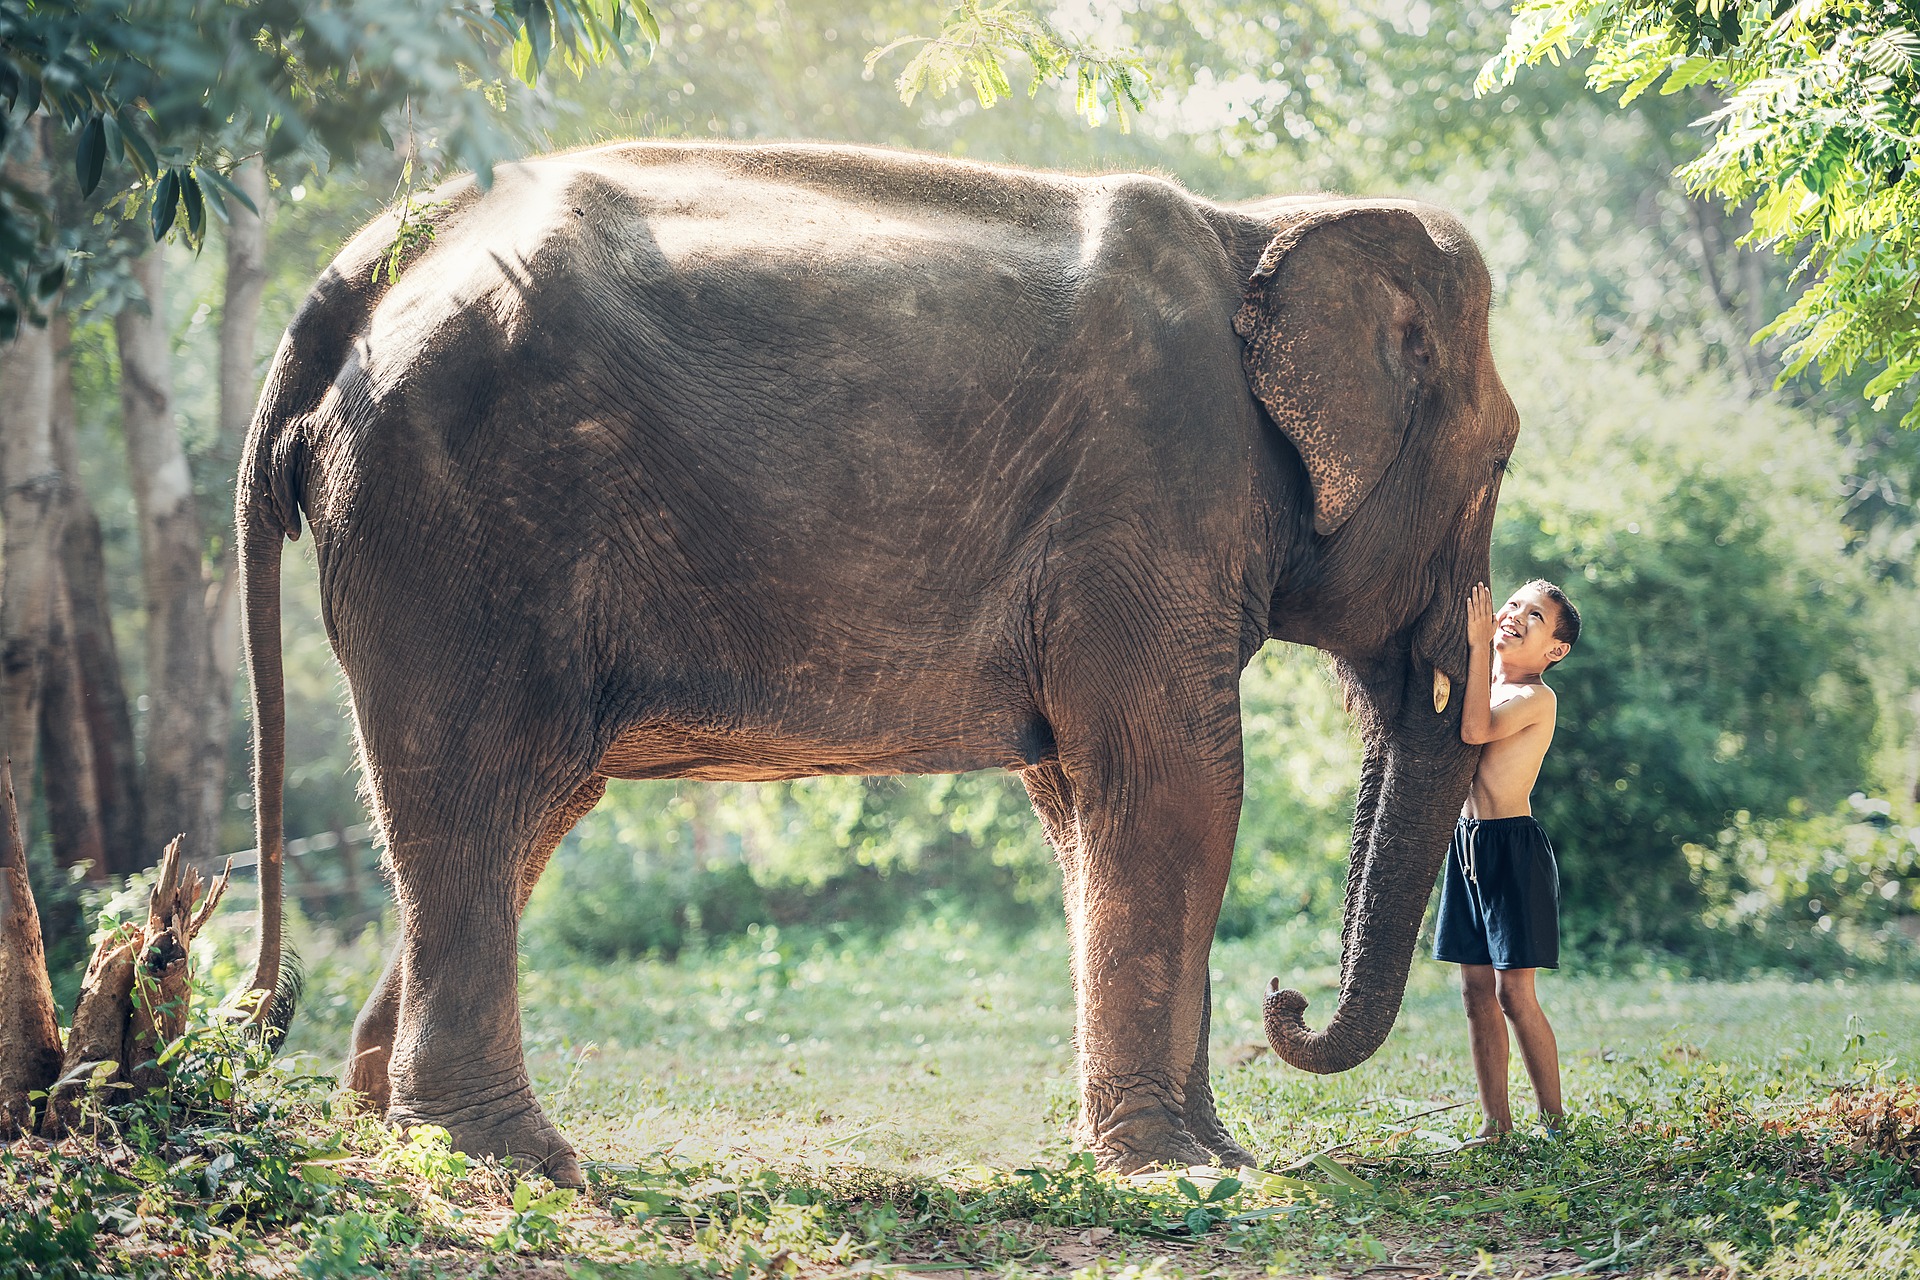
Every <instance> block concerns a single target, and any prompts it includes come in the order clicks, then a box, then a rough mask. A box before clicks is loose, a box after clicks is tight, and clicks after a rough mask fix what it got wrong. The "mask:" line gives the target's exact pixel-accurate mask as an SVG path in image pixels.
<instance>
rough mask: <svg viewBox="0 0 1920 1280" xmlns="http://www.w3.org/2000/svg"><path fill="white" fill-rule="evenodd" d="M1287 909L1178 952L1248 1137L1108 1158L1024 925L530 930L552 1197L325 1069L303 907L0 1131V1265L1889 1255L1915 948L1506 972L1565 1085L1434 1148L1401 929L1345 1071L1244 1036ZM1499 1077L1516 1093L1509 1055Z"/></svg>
mask: <svg viewBox="0 0 1920 1280" xmlns="http://www.w3.org/2000/svg"><path fill="white" fill-rule="evenodd" d="M1313 943H1314V939H1312V938H1307V937H1304V936H1303V937H1299V938H1289V937H1286V936H1278V937H1276V936H1268V937H1266V938H1263V939H1254V940H1246V941H1240V942H1233V943H1228V944H1223V945H1222V946H1221V947H1219V948H1218V949H1217V951H1216V955H1215V960H1214V967H1215V974H1214V990H1215V996H1216V1006H1217V1007H1216V1014H1215V1024H1214V1045H1213V1051H1214V1056H1215V1060H1216V1067H1215V1083H1216V1089H1217V1091H1218V1093H1219V1096H1220V1101H1221V1106H1222V1111H1223V1114H1224V1115H1225V1117H1226V1119H1227V1121H1228V1123H1229V1125H1230V1126H1232V1127H1233V1128H1234V1129H1235V1131H1236V1133H1237V1134H1238V1135H1239V1136H1240V1137H1241V1139H1242V1140H1243V1141H1244V1142H1246V1143H1247V1144H1248V1145H1249V1146H1250V1147H1251V1148H1252V1149H1253V1150H1254V1151H1255V1152H1256V1153H1258V1154H1259V1155H1260V1157H1261V1159H1262V1162H1263V1164H1264V1165H1265V1171H1244V1172H1242V1171H1218V1172H1216V1173H1212V1174H1209V1173H1206V1172H1202V1171H1180V1172H1177V1173H1174V1174H1170V1175H1167V1176H1162V1177H1157V1178H1140V1179H1116V1178H1112V1177H1108V1176H1105V1175H1101V1174H1098V1173H1096V1172H1095V1171H1094V1170H1093V1169H1092V1167H1091V1165H1090V1164H1089V1163H1088V1162H1087V1161H1086V1160H1085V1159H1084V1158H1083V1157H1079V1156H1076V1155H1075V1154H1074V1153H1073V1152H1072V1151H1071V1150H1070V1149H1069V1146H1068V1143H1067V1138H1066V1133H1067V1126H1068V1122H1069V1121H1070V1120H1071V1118H1072V1115H1073V1111H1074V1108H1075V1105H1076V1100H1075V1099H1076V1095H1075V1091H1074V1088H1073V1084H1072V1052H1071V1039H1072V1022H1073V1002H1072V991H1071V986H1070V983H1069V980H1068V972H1067V955H1066V949H1065V943H1064V940H1063V939H1062V938H1061V937H1060V936H1059V935H1058V934H1057V933H1055V932H1052V931H1042V932H1038V933H1035V934H1032V935H1029V936H1024V937H1017V938H1007V937H1002V936H999V935H996V934H993V933H990V932H985V931H981V930H977V929H973V928H969V927H967V926H965V925H963V924H960V923H956V922H953V921H940V920H935V921H930V922H924V923H920V924H917V925H915V926H914V927H912V928H910V929H906V930H902V931H900V932H898V933H896V934H894V935H893V936H891V937H889V938H887V939H885V940H882V941H879V942H874V941H859V940H844V939H835V938H833V937H831V936H829V935H812V936H807V937H800V936H796V935H783V934H780V933H777V932H774V931H772V930H763V931H761V932H760V933H758V934H755V935H750V936H749V937H748V938H747V939H745V940H744V943H742V944H736V945H729V946H727V947H724V948H717V949H713V950H708V951H705V952H699V953H688V954H686V955H684V956H683V957H682V958H681V959H680V961H679V962H678V963H675V964H662V963H648V962H636V963H631V964H620V965H610V966H604V967H590V966H583V965H573V966H549V967H533V966H529V967H528V968H527V969H526V971H525V972H523V974H522V979H521V992H522V1002H523V1008H524V1016H525V1020H526V1029H527V1041H528V1048H529V1060H530V1062H531V1064H532V1066H533V1070H534V1072H535V1075H536V1083H537V1087H538V1088H539V1090H540V1093H541V1096H542V1098H543V1100H544V1101H545V1103H546V1104H547V1106H548V1108H549V1110H550V1111H551V1112H552V1113H553V1115H554V1117H555V1119H556V1120H557V1121H558V1122H559V1123H560V1124H561V1125H562V1126H563V1127H564V1128H566V1130H567V1131H568V1132H569V1133H570V1134H571V1135H572V1136H573V1137H574V1139H575V1140H576V1142H577V1143H578V1144H579V1146H580V1148H581V1154H582V1156H583V1157H585V1158H586V1159H587V1160H588V1161H589V1174H590V1185H589V1188H588V1190H587V1191H586V1192H585V1193H583V1194H580V1195H577V1196H576V1195H573V1194H570V1193H567V1192H564V1191H556V1190H554V1189H553V1188H552V1187H550V1186H548V1185H546V1184H544V1183H542V1182H540V1181H538V1180H532V1179H521V1178H519V1177H516V1176H515V1175H513V1174H512V1173H511V1172H509V1171H506V1170H502V1169H499V1168H496V1167H493V1166H490V1165H488V1164H486V1163H485V1162H480V1161H474V1160H469V1159H467V1158H466V1157H464V1156H461V1155H459V1154H457V1153H453V1152H451V1151H449V1150H448V1149H447V1147H446V1144H445V1141H444V1136H443V1135H439V1134H436V1133H434V1132H433V1131H417V1132H416V1133H414V1134H412V1135H410V1136H409V1137H407V1138H405V1139H401V1138H398V1137H396V1136H395V1135H393V1134H391V1133H390V1132H388V1131H387V1130H386V1129H385V1128H384V1126H382V1125H380V1124H378V1123H376V1122H374V1121H372V1120H370V1119H368V1118H366V1117H363V1116H357V1115H355V1114H353V1113H352V1112H351V1111H350V1110H349V1109H347V1108H345V1107H344V1106H343V1105H342V1104H341V1103H339V1102H338V1101H337V1100H335V1099H333V1098H332V1097H331V1096H330V1092H331V1076H332V1072H333V1069H334V1066H335V1063H336V1062H337V1059H338V1058H339V1057H340V1055H341V1054H342V1053H343V1051H344V1049H345V1046H346V1035H347V1024H348V1022H349V1021H350V1018H351V1012H352V1008H353V1005H354V1003H355V1002H356V1001H357V999H358V998H359V993H363V992H364V991H365V989H366V988H367V985H368V984H369V983H370V981H371V976H372V972H373V970H374V968H375V967H376V965H377V962H378V948H377V945H376V941H375V940H374V939H372V938H368V939H365V940H363V941H362V942H360V943H358V944H351V945H349V944H343V943H338V942H335V941H329V940H327V939H324V938H314V939H310V940H309V941H308V943H307V948H306V949H307V952H308V958H309V964H310V969H311V971H312V975H313V982H314V988H313V997H312V999H311V1000H310V1002H309V1005H308V1013H307V1016H305V1017H304V1018H303V1020H302V1021H301V1022H300V1023H299V1024H297V1028H296V1035H295V1038H294V1040H293V1041H292V1042H290V1045H289V1046H288V1052H287V1054H286V1055H285V1056H283V1057H282V1058H281V1059H280V1060H279V1061H277V1062H268V1061H265V1060H264V1059H263V1058H262V1057H261V1055H260V1053H259V1050H258V1049H257V1048H256V1047H253V1046H251V1045H249V1044H248V1043H247V1042H246V1041H245V1039H244V1038H243V1037H240V1036H238V1035H237V1034H235V1033H234V1032H233V1031H231V1030H230V1029H227V1028H225V1027H224V1026H221V1025H217V1024H216V1025H212V1026H208V1027H202V1028H200V1029H197V1030H196V1031H195V1032H194V1033H192V1035H193V1039H192V1041H191V1043H189V1044H188V1045H186V1046H183V1052H182V1053H181V1054H180V1056H179V1058H178V1061H179V1062H180V1063H181V1064H182V1072H181V1075H180V1078H179V1082H178V1083H177V1084H176V1087H175V1089H174V1091H173V1094H172V1096H171V1097H170V1098H165V1099H155V1100H153V1101H150V1102H148V1103H143V1104H141V1105H139V1106H126V1107H115V1106H111V1105H108V1104H107V1102H106V1101H105V1100H103V1102H102V1105H101V1108H100V1112H99V1114H100V1119H101V1122H102V1132H101V1136H100V1137H99V1138H98V1139H97V1140H89V1141H75V1142H72V1143H70V1144H68V1145H67V1146H65V1147H62V1148H56V1149H49V1148H47V1147H46V1146H45V1144H41V1143H37V1142H31V1141H28V1142H22V1143H18V1144H15V1146H14V1147H12V1148H10V1149H8V1150H7V1151H6V1152H5V1153H4V1154H0V1207H4V1210H5V1212H4V1214H0V1280H14V1278H15V1277H22V1278H24V1277H27V1276H40V1275H47V1276H72V1277H76V1278H77V1277H84V1276H89V1275H168V1276H173V1275H180V1276H200V1275H208V1276H211V1275H220V1274H229V1273H233V1272H236V1271H250V1272H258V1271H270V1272H278V1273H280V1274H287V1275H299V1276H306V1277H325V1276H356V1275H376V1274H422V1275H431V1274H445V1275H469V1274H478V1273H481V1272H485V1271H488V1270H489V1269H497V1268H498V1267H500V1266H502V1265H504V1264H506V1263H507V1262H508V1260H515V1261H513V1262H512V1263H511V1266H512V1268H515V1269H518V1268H526V1267H531V1268H534V1269H535V1270H536V1271H541V1269H542V1268H544V1269H545V1270H544V1271H542V1272H541V1273H543V1274H552V1275H556V1276H559V1275H574V1276H580V1277H603V1276H604V1277H654V1276H664V1275H668V1274H676V1275H678V1274H698V1275H711V1276H726V1277H732V1278H736V1280H748V1277H763V1276H764V1277H771V1276H775V1275H784V1274H791V1275H816V1274H826V1273H829V1272H846V1271H857V1272H905V1271H912V1272H916V1273H919V1272H936V1271H949V1270H951V1271H962V1270H976V1271H992V1272H995V1273H1000V1274H1010V1275H1013V1274H1062V1275H1064V1274H1068V1273H1073V1272H1080V1271H1085V1272H1087V1273H1088V1275H1089V1280H1104V1278H1105V1277H1109V1276H1112V1277H1118V1276H1120V1275H1123V1274H1125V1275H1127V1276H1129V1277H1135V1276H1140V1277H1144V1276H1147V1275H1153V1276H1163V1275H1164V1276H1169V1277H1171V1276H1177V1275H1192V1276H1197V1275H1201V1274H1207V1273H1213V1272H1223V1273H1232V1274H1255V1273H1259V1274H1278V1275H1293V1274H1321V1273H1334V1272H1359V1271H1363V1270H1365V1269H1367V1268H1370V1267H1380V1266H1392V1267H1396V1268H1399V1270H1398V1271H1397V1272H1396V1273H1395V1274H1400V1275H1409V1276H1411V1275H1420V1274H1431V1275H1435V1276H1451V1275H1467V1274H1476V1273H1477V1274H1513V1273H1515V1272H1516V1271H1517V1270H1524V1271H1525V1272H1526V1273H1527V1274H1528V1275H1532V1276H1538V1275H1541V1274H1543V1273H1552V1272H1567V1273H1604V1272H1611V1273H1625V1274H1654V1273H1659V1272H1663V1271H1670V1272H1673V1273H1686V1272H1689V1271H1700V1270H1711V1269H1718V1273H1719V1274H1722V1275H1733V1274H1743V1275H1744V1274H1748V1273H1751V1274H1755V1275H1761V1276H1768V1277H1781V1278H1784V1277H1789V1276H1792V1277H1799V1276H1823V1275H1833V1276H1842V1275H1844V1276H1850V1277H1851V1276H1863V1275H1864V1276H1876V1275H1885V1276H1889V1277H1892V1276H1906V1275H1911V1274H1916V1273H1920V1240H1917V1239H1916V1235H1917V1232H1920V1228H1917V1227H1916V1221H1917V1220H1920V1219H1917V1215H1920V1192H1917V1191H1916V1189H1915V1184H1914V1180H1913V1172H1912V1161H1913V1160H1914V1157H1915V1155H1916V1153H1920V1092H1917V1091H1915V1090H1914V1089H1913V1088H1912V1086H1911V1085H1910V1084H1907V1083H1906V1082H1907V1081H1908V1080H1909V1079H1910V1076H1911V1064H1912V1063H1913V1062H1914V1061H1916V1055H1920V1027H1916V1026H1915V1024H1914V1022H1913V1020H1912V1019H1911V1017H1910V1016H1909V1014H1908V1011H1909V1010H1910V1009H1911V1008H1912V1007H1913V1003H1914V1000H1915V998H1916V996H1920V990H1917V989H1916V987H1915V986H1914V985H1912V984H1907V983H1901V982H1892V981H1879V982H1860V983H1856V982H1832V983H1812V984H1795V983H1789V982H1785V981H1755V982H1746V983H1687V982H1680V981H1673V980H1670V979H1664V978H1660V977H1658V976H1649V977H1644V978H1636V979H1621V978H1582V977H1578V976H1565V977H1560V976H1555V977H1550V978H1546V979H1543V981H1542V984H1541V990H1542V996H1543V1001H1544V1003H1545V1004H1546V1006H1547V1009H1548V1012H1549V1014H1550V1016H1552V1017H1553V1019H1554V1021H1555V1025H1556V1028H1557V1030H1558V1031H1559V1035H1560V1042H1561V1047H1562V1052H1563V1057H1564V1059H1565V1064H1566V1065H1565V1076H1566V1091H1567V1096H1568V1101H1569V1105H1570V1109H1571V1111H1572V1114H1573V1119H1572V1122H1571V1124H1570V1125H1569V1127H1568V1129H1567V1130H1566V1132H1565V1133H1564V1134H1563V1135H1561V1136H1559V1137H1551V1136H1549V1135H1547V1134H1546V1133H1545V1132H1544V1131H1541V1130H1538V1129H1531V1130H1527V1129H1523V1131H1522V1132H1521V1133H1520V1134H1518V1135H1516V1136H1515V1137H1514V1138H1512V1139H1510V1140H1508V1141H1505V1142H1502V1143H1499V1144H1495V1145H1491V1146H1484V1147H1471V1146H1463V1145H1462V1142H1463V1140H1464V1139H1465V1138H1467V1137H1468V1136H1470V1135H1471V1134H1472V1133H1473V1131H1474V1130H1475V1129H1476V1128H1477V1125H1478V1116H1477V1114H1476V1113H1475V1110H1474V1107H1473V1106H1472V1083H1471V1072H1470V1066H1469V1063H1468V1061H1467V1057H1466V1048H1465V1024H1464V1019H1463V1016H1462V1014H1461V1012H1460V1007H1459V1002H1458V998H1457V996H1456V995H1455V994H1454V992H1453V991H1452V989H1451V985H1450V984H1451V978H1452V975H1451V973H1450V972H1449V971H1448V970H1446V969H1444V968H1443V967H1442V966H1439V965H1435V964H1431V963H1429V962H1425V961H1421V962H1417V963H1416V966H1415V973H1414V982H1413V986H1412V990H1411V991H1410V993H1409V997H1408V1002H1407V1007H1406V1011H1405V1013H1404V1014H1403V1016H1402V1018H1401V1021H1400V1025H1399V1026H1398V1028H1397V1029H1396V1030H1395V1032H1394V1034H1393V1036H1392V1038H1391V1039H1390V1040H1389V1042H1388V1044H1387V1046H1386V1047H1385V1048H1384V1049H1383V1050H1382V1051H1381V1053H1380V1054H1379V1055H1378V1056H1376V1058H1375V1059H1374V1060H1373V1061H1372V1062H1370V1063H1368V1064H1367V1065H1365V1066H1364V1067H1362V1068H1360V1069H1358V1070H1356V1071H1353V1072H1349V1073H1347V1074H1346V1075H1342V1076H1334V1077H1325V1078H1322V1077H1312V1076H1307V1075H1303V1074H1301V1073H1298V1072H1294V1071H1292V1070H1290V1069H1287V1068H1285V1067H1283V1066H1281V1065H1279V1064H1277V1063H1276V1062H1275V1061H1274V1059H1273V1057H1272V1055H1271V1054H1268V1053H1265V1052H1263V1051H1259V1048H1260V1035H1259V1029H1258V1003H1257V1000H1258V995H1259V993H1260V991H1261V989H1262V987H1263V986H1264V979H1265V978H1266V976H1267V975H1268V974H1269V973H1270V972H1271V971H1273V969H1275V968H1277V969H1278V970H1279V971H1280V973H1281V975H1282V977H1283V978H1285V979H1286V980H1288V981H1289V982H1292V983H1294V984H1296V985H1301V986H1302V987H1303V989H1306V990H1308V991H1309V992H1310V993H1314V992H1317V993H1318V994H1317V995H1316V997H1315V1004H1316V1011H1317V1013H1318V1014H1319V1015H1320V1016H1324V1014H1325V1012H1326V1010H1327V1008H1328V1006H1329V1005H1330V1002H1331V995H1330V993H1329V992H1328V990H1327V988H1328V987H1329V985H1330V983H1331V981H1332V977H1333V975H1332V973H1331V971H1330V970H1328V969H1326V968H1324V967H1318V968H1316V967H1305V966H1303V965H1301V964H1300V963H1299V961H1300V960H1301V959H1302V958H1304V957H1311V956H1313V955H1315V954H1316V948H1315V946H1314V945H1312V944H1313ZM1289 956H1291V957H1292V958H1293V961H1294V962H1293V963H1285V962H1284V961H1285V960H1286V959H1287V958H1288V957H1289ZM1276 958H1277V959H1278V960H1280V961H1282V962H1281V963H1276V962H1275V961H1276ZM226 963H227V961H226V960H225V958H224V956H222V957H219V958H216V959H215V960H214V961H213V962H212V963H211V964H210V965H209V972H211V973H213V974H215V975H216V977H217V975H219V974H220V973H221V972H222V970H223V969H224V967H225V966H226ZM1310 1016H1312V1015H1310ZM1514 1086H1515V1097H1516V1102H1517V1103H1524V1100H1525V1099H1526V1096H1527V1095H1526V1091H1525V1084H1524V1080H1523V1079H1522V1078H1521V1077H1520V1075H1519V1073H1518V1070H1517V1068H1516V1073H1515V1081H1514ZM1521 1109H1522V1108H1521V1107H1520V1106H1517V1107H1516V1111H1519V1110H1521Z"/></svg>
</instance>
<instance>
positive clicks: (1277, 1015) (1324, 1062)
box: [1262, 978, 1377, 1075]
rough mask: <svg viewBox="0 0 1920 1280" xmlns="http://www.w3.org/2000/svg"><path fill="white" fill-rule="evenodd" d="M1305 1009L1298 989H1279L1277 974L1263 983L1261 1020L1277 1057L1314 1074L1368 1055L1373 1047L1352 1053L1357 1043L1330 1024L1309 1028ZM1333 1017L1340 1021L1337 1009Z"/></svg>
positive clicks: (1358, 1061)
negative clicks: (1324, 1028) (1318, 1028)
mask: <svg viewBox="0 0 1920 1280" xmlns="http://www.w3.org/2000/svg"><path fill="white" fill-rule="evenodd" d="M1306 1012H1307V998H1306V997H1305V996H1303V995H1301V994H1300V993H1299V992H1298V991H1291V990H1282V989H1281V986H1280V979H1278V978H1275V979H1273V980H1272V981H1271V982H1269V983H1268V984H1267V998H1266V1002H1265V1005H1264V1008H1263V1010H1262V1013H1263V1017H1262V1021H1264V1022H1265V1024H1266V1029H1267V1043H1268V1044H1270V1045H1272V1046H1273V1051H1274V1053H1275V1054H1276V1055H1278V1056H1279V1058H1280V1060H1281V1061H1283V1062H1285V1063H1287V1064H1288V1065H1289V1066H1294V1067H1298V1068H1300V1069H1301V1070H1302V1071H1311V1072H1313V1073H1315V1074H1316V1075H1333V1074H1335V1073H1336V1072H1340V1071H1347V1070H1350V1069H1351V1068H1353V1067H1357V1066H1359V1065H1360V1064H1361V1063H1362V1062H1365V1061H1366V1060H1367V1059H1368V1058H1369V1057H1371V1056H1372V1053H1373V1047H1366V1048H1361V1049H1359V1051H1358V1052H1357V1053H1356V1052H1355V1051H1354V1050H1355V1049H1356V1047H1357V1046H1354V1045H1352V1044H1351V1043H1349V1037H1347V1036H1344V1035H1337V1034H1334V1028H1333V1027H1329V1028H1328V1029H1327V1030H1326V1031H1318V1032H1316V1031H1309V1030H1308V1029H1307V1020H1306V1017H1305V1014H1306ZM1334 1021H1335V1022H1336V1023H1337V1022H1339V1021H1340V1015H1339V1013H1337V1012H1336V1013H1335V1014H1334ZM1349 1030H1350V1028H1349ZM1375 1047H1377V1046H1375Z"/></svg>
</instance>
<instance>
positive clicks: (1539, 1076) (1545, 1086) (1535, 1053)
mask: <svg viewBox="0 0 1920 1280" xmlns="http://www.w3.org/2000/svg"><path fill="white" fill-rule="evenodd" d="M1539 972H1540V971H1539V970H1538V969H1501V970H1498V971H1497V974H1496V985H1497V987H1498V995H1499V1000H1500V1008H1501V1009H1502V1010H1504V1011H1505V1012H1506V1015H1507V1020H1508V1021H1509V1022H1511V1023H1513V1034H1514V1038H1515V1039H1517V1040H1519V1041H1520V1061H1522V1062H1524V1063H1526V1064H1527V1078H1528V1079H1529V1080H1531V1081H1533V1096H1534V1098H1535V1099H1537V1100H1538V1101H1539V1103H1540V1114H1541V1116H1542V1117H1543V1118H1545V1120H1546V1122H1547V1124H1548V1126H1549V1127H1551V1126H1553V1125H1555V1124H1557V1123H1558V1122H1559V1120H1560V1117H1561V1114H1562V1113H1561V1109H1560V1046H1559V1044H1557V1043H1556V1042H1555V1040H1554V1038H1553V1026H1552V1024H1550V1023H1549V1022H1548V1021H1547V1015H1546V1011H1545V1010H1543V1009H1541V1007H1540V997H1539V996H1538V995H1537V994H1536V993H1535V991H1534V988H1533V979H1534V975H1535V974H1537V973H1539Z"/></svg>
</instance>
